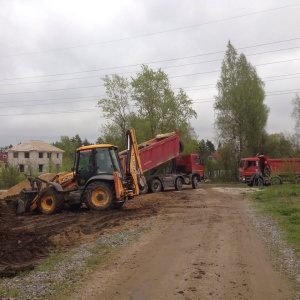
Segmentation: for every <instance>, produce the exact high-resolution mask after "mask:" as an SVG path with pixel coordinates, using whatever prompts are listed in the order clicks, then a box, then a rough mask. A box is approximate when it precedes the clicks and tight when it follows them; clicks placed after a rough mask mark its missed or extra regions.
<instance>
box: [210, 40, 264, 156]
mask: <svg viewBox="0 0 300 300" xmlns="http://www.w3.org/2000/svg"><path fill="white" fill-rule="evenodd" d="M217 89H218V95H217V96H216V97H215V104H214V108H215V111H216V114H217V117H216V120H215V128H216V130H217V134H218V137H219V140H220V142H221V143H222V144H231V145H232V150H233V152H234V153H233V154H234V156H235V158H236V159H239V158H240V157H242V156H243V155H247V154H252V153H253V152H255V150H256V148H257V147H258V144H259V141H260V137H261V135H262V134H263V132H264V128H265V126H266V123H267V118H268V113H269V109H268V107H267V106H266V105H265V104H264V98H265V91H264V83H263V82H262V80H261V79H260V78H259V77H258V75H257V72H256V70H255V68H254V67H253V66H252V65H251V64H250V63H248V61H247V59H246V57H245V55H244V54H241V55H238V53H237V51H236V50H235V48H234V47H233V46H232V44H231V43H230V42H228V45H227V51H226V53H225V58H224V60H223V63H222V68H221V75H220V79H219V81H218V83H217Z"/></svg>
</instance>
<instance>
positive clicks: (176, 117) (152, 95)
mask: <svg viewBox="0 0 300 300" xmlns="http://www.w3.org/2000/svg"><path fill="white" fill-rule="evenodd" d="M132 87H133V94H132V98H133V100H135V103H136V106H137V109H138V116H139V117H140V118H141V119H142V120H144V124H145V131H146V132H147V135H148V137H153V136H155V135H156V134H157V133H161V132H168V131H173V130H175V129H179V128H180V129H187V128H188V126H189V120H190V119H191V118H192V117H197V113H196V111H195V110H193V109H192V100H191V99H190V98H189V97H188V96H187V94H186V93H185V92H184V91H183V90H182V89H180V90H179V93H178V94H177V95H175V94H174V92H173V91H172V90H171V87H170V83H169V79H168V76H167V75H166V74H165V73H164V72H163V71H162V70H161V69H159V70H158V71H156V72H155V71H153V70H152V69H150V68H148V67H147V66H145V65H143V66H142V71H141V73H138V74H137V77H136V79H133V80H132Z"/></svg>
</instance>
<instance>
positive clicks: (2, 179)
mask: <svg viewBox="0 0 300 300" xmlns="http://www.w3.org/2000/svg"><path fill="white" fill-rule="evenodd" d="M24 179H26V176H25V175H24V174H22V173H21V172H20V170H19V168H18V167H16V166H8V167H7V168H6V169H1V170H0V187H1V188H5V189H8V188H10V187H12V186H14V185H16V184H17V183H18V182H20V181H22V180H24Z"/></svg>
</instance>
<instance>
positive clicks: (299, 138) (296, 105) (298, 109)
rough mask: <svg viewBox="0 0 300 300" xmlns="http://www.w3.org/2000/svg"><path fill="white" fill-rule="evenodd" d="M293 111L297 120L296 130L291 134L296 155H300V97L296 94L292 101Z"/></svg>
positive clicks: (293, 115) (293, 116)
mask: <svg viewBox="0 0 300 300" xmlns="http://www.w3.org/2000/svg"><path fill="white" fill-rule="evenodd" d="M292 104H293V111H292V118H293V119H294V120H295V127H294V128H295V131H294V133H293V134H292V135H291V136H290V140H291V143H292V145H293V148H294V150H295V155H296V156H298V157H299V156H300V97H299V95H298V94H296V96H295V98H294V99H293V101H292Z"/></svg>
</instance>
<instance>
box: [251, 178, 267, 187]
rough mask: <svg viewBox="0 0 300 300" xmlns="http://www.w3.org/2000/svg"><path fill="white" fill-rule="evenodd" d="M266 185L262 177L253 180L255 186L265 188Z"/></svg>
mask: <svg viewBox="0 0 300 300" xmlns="http://www.w3.org/2000/svg"><path fill="white" fill-rule="evenodd" d="M263 185H264V181H263V179H262V178H261V177H259V178H254V180H253V186H263Z"/></svg>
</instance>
